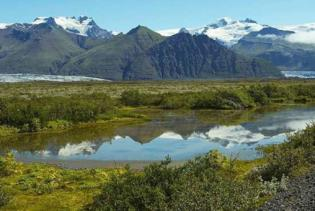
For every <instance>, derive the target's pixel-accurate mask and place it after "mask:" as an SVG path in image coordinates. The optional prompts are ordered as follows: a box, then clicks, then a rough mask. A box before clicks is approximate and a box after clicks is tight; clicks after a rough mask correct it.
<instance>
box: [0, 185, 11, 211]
mask: <svg viewBox="0 0 315 211" xmlns="http://www.w3.org/2000/svg"><path fill="white" fill-rule="evenodd" d="M10 199H11V197H10V195H9V194H8V193H7V192H6V191H4V189H3V188H2V187H0V208H1V207H3V206H5V205H7V204H8V203H9V202H10Z"/></svg>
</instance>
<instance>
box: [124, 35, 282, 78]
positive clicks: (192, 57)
mask: <svg viewBox="0 0 315 211" xmlns="http://www.w3.org/2000/svg"><path fill="white" fill-rule="evenodd" d="M127 72H128V73H127V74H126V75H125V78H124V79H137V78H139V77H141V76H140V75H141V74H143V73H145V74H143V75H142V76H144V78H147V79H193V78H205V79H206V78H229V77H268V76H280V74H279V71H278V70H277V69H276V68H274V67H272V66H271V65H268V64H267V63H264V62H261V61H259V60H255V59H245V58H243V57H241V56H239V55H237V54H235V53H234V52H232V51H231V50H229V49H227V48H225V47H223V46H222V45H220V44H218V43H217V42H216V41H214V40H212V39H210V38H208V37H207V36H206V35H198V36H191V35H190V34H187V33H179V34H176V35H174V36H172V37H170V38H168V39H166V40H165V41H163V42H161V43H159V44H157V45H155V46H153V47H152V48H150V49H149V50H148V51H147V52H146V53H145V54H143V55H140V56H139V57H137V59H136V60H135V61H134V62H133V63H132V64H131V66H130V68H129V69H128V71H127ZM150 77H153V78H150Z"/></svg>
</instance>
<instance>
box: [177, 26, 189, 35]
mask: <svg viewBox="0 0 315 211" xmlns="http://www.w3.org/2000/svg"><path fill="white" fill-rule="evenodd" d="M179 33H185V34H190V31H189V30H188V29H186V28H185V27H183V28H181V29H180V30H179Z"/></svg>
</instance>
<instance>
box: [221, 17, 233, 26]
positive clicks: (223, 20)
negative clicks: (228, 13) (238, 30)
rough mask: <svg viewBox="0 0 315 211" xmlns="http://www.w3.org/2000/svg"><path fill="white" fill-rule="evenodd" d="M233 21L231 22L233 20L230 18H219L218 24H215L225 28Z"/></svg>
mask: <svg viewBox="0 0 315 211" xmlns="http://www.w3.org/2000/svg"><path fill="white" fill-rule="evenodd" d="M233 22H234V21H233V19H232V18H230V17H223V18H220V19H219V20H218V22H217V25H218V26H221V27H222V26H226V25H228V24H231V23H233Z"/></svg>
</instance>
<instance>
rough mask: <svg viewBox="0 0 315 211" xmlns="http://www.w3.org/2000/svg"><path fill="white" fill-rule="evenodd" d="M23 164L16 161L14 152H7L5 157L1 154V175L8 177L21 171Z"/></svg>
mask: <svg viewBox="0 0 315 211" xmlns="http://www.w3.org/2000/svg"><path fill="white" fill-rule="evenodd" d="M20 170H21V165H20V164H19V163H18V162H16V161H15V159H14V155H13V154H12V153H8V154H6V156H5V157H1V156H0V176H2V177H6V176H10V175H12V174H16V173H19V172H20Z"/></svg>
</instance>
